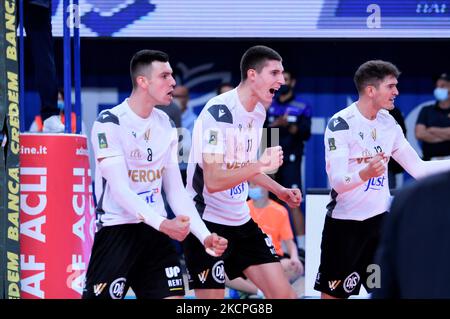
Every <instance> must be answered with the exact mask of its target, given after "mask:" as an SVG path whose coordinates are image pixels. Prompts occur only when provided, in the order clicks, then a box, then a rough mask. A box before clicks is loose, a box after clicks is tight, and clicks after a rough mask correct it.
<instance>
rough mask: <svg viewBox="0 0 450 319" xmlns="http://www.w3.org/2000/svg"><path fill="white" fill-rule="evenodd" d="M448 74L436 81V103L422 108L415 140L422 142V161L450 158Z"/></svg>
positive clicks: (449, 85) (449, 75)
mask: <svg viewBox="0 0 450 319" xmlns="http://www.w3.org/2000/svg"><path fill="white" fill-rule="evenodd" d="M449 92H450V73H442V74H441V75H439V76H438V77H437V79H436V88H435V89H434V96H435V98H436V102H434V103H432V104H430V105H426V106H424V107H423V108H422V110H421V111H420V113H419V117H418V118H417V123H416V138H417V139H418V140H420V141H421V142H422V151H423V159H424V160H432V159H439V158H447V157H450V94H449Z"/></svg>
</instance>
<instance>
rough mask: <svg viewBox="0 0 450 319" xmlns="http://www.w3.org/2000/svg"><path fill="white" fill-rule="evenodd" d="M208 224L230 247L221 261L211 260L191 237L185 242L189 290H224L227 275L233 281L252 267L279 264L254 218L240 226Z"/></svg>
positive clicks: (269, 243) (267, 238) (269, 242)
mask: <svg viewBox="0 0 450 319" xmlns="http://www.w3.org/2000/svg"><path fill="white" fill-rule="evenodd" d="M205 224H206V226H207V227H208V229H209V230H210V231H211V232H215V233H217V234H219V235H220V236H223V237H225V238H226V239H227V240H228V248H227V250H226V251H225V253H224V254H223V256H221V257H220V258H216V257H212V256H210V255H208V254H207V253H206V252H205V249H204V247H203V245H201V244H200V242H199V241H198V240H197V238H195V237H194V236H193V235H189V236H188V238H187V239H186V240H185V241H184V248H185V250H184V252H185V257H186V265H187V268H188V271H189V285H190V288H194V289H195V288H202V289H222V288H224V287H225V273H226V274H227V276H228V278H229V279H234V278H237V277H242V276H244V274H243V271H244V270H245V269H246V268H248V267H249V266H252V265H260V264H265V263H271V262H278V257H277V256H276V254H275V249H274V247H273V244H272V242H271V241H270V239H269V237H268V236H267V235H266V234H264V233H263V232H262V231H261V229H259V227H258V225H257V224H256V223H255V222H254V221H253V220H252V219H251V220H250V221H248V222H247V223H245V224H244V225H241V226H225V225H220V224H215V223H211V222H208V221H205ZM224 272H225V273H224Z"/></svg>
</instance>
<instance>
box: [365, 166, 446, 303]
mask: <svg viewBox="0 0 450 319" xmlns="http://www.w3.org/2000/svg"><path fill="white" fill-rule="evenodd" d="M449 189H450V171H448V172H446V173H441V174H438V175H434V176H431V177H428V178H426V179H423V180H422V181H419V182H417V183H413V184H410V185H408V186H406V187H405V188H404V189H402V190H401V191H400V192H399V193H398V194H397V195H396V196H395V198H394V201H393V203H392V207H391V212H390V213H389V214H388V215H387V216H386V221H385V223H384V228H383V236H382V237H381V242H380V246H379V248H378V251H377V261H376V263H377V264H378V265H380V270H381V282H380V287H379V289H376V290H375V291H374V294H373V296H374V297H375V298H408V299H423V298H450V285H449V283H450V272H449V271H448V270H449V269H450V254H449V253H448V252H449V247H450V233H449V229H450V206H449V205H448V194H449Z"/></svg>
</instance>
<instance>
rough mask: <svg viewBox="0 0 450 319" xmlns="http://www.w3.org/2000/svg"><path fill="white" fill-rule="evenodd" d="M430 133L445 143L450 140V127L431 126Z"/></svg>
mask: <svg viewBox="0 0 450 319" xmlns="http://www.w3.org/2000/svg"><path fill="white" fill-rule="evenodd" d="M428 132H430V133H431V134H434V135H436V136H438V137H440V138H442V139H443V140H444V141H449V140H450V127H437V126H431V127H429V128H428Z"/></svg>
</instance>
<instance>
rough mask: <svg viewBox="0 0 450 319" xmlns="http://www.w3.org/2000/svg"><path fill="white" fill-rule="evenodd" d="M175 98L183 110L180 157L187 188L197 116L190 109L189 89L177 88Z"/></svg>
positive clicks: (174, 93)
mask: <svg viewBox="0 0 450 319" xmlns="http://www.w3.org/2000/svg"><path fill="white" fill-rule="evenodd" d="M173 98H174V101H175V103H177V104H178V106H179V107H180V110H181V134H180V132H179V136H180V138H179V143H180V144H181V148H180V150H179V153H178V155H179V157H180V171H181V177H182V178H183V184H184V185H185V186H186V170H187V163H188V159H189V151H190V149H191V143H192V130H193V128H194V122H195V121H196V120H197V115H195V113H194V112H193V111H192V108H190V107H188V102H189V89H188V88H187V87H185V86H182V85H178V86H176V87H175V89H174V90H173Z"/></svg>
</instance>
